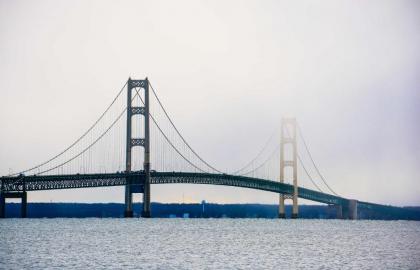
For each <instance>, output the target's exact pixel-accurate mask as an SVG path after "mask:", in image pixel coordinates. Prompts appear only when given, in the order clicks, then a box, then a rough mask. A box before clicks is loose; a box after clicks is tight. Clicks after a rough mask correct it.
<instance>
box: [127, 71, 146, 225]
mask: <svg viewBox="0 0 420 270" xmlns="http://www.w3.org/2000/svg"><path fill="white" fill-rule="evenodd" d="M137 88H138V89H144V106H143V107H134V106H132V103H133V97H132V90H133V89H135V90H136V92H137V93H136V94H139V90H137ZM127 90H128V91H127V141H126V173H127V184H126V187H125V211H124V216H125V217H133V192H135V191H134V190H133V183H132V181H131V180H132V179H130V177H129V173H130V172H131V169H132V168H131V167H132V166H131V165H132V164H131V148H133V147H135V146H143V148H144V163H143V168H144V174H145V178H144V188H143V209H142V212H141V216H142V217H150V128H149V126H150V124H149V80H148V79H147V78H146V79H145V80H132V79H131V78H129V79H128V82H127ZM135 97H136V96H134V98H135ZM137 114H141V115H143V116H144V138H133V137H132V132H131V125H132V117H133V116H134V115H137Z"/></svg>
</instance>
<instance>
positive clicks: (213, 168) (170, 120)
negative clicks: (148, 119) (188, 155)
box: [149, 81, 223, 173]
mask: <svg viewBox="0 0 420 270" xmlns="http://www.w3.org/2000/svg"><path fill="white" fill-rule="evenodd" d="M149 85H150V88H151V89H152V92H153V95H154V96H155V97H156V100H157V102H158V103H159V105H160V107H161V108H162V110H163V112H164V113H165V115H166V117H167V118H168V120H169V122H170V123H171V125H172V127H173V128H174V129H175V131H176V133H177V134H178V135H179V137H180V138H181V139H182V141H183V142H184V143H185V145H186V146H187V147H188V148H189V149H190V150H191V152H192V153H193V154H194V155H195V156H196V157H197V158H198V159H199V160H201V161H202V162H203V163H204V164H206V165H207V166H208V167H209V168H211V169H212V170H214V171H216V172H218V173H223V172H222V171H220V170H218V169H216V168H215V167H213V166H212V165H210V164H209V163H208V162H206V161H205V160H204V159H203V158H201V156H200V155H198V154H197V152H196V151H194V149H193V148H192V147H191V146H190V145H189V143H188V142H187V141H186V140H185V138H184V137H183V136H182V135H181V132H179V130H178V128H177V127H176V126H175V124H174V122H173V121H172V119H171V117H169V114H168V113H167V112H166V110H165V108H164V107H163V104H162V102H161V101H160V99H159V97H158V96H157V94H156V91H155V89H154V88H153V86H152V84H151V83H150V81H149Z"/></svg>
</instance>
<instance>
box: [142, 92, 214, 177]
mask: <svg viewBox="0 0 420 270" xmlns="http://www.w3.org/2000/svg"><path fill="white" fill-rule="evenodd" d="M136 92H137V93H136V95H137V96H138V97H139V98H140V101H141V102H142V103H143V104H144V101H143V99H142V98H141V96H140V95H139V93H138V91H137V89H136ZM149 116H150V118H151V119H152V121H153V123H155V125H156V127H157V128H158V130H159V131H160V133H161V134H162V135H163V137H164V138H165V140H166V141H167V142H168V143H169V145H170V146H171V147H172V148H173V149H174V150H175V151H176V152H177V153H178V154H179V155H180V156H181V157H182V158H183V159H184V160H185V161H186V162H188V163H189V164H190V165H191V166H193V167H194V168H195V169H197V170H199V171H201V172H208V171H206V170H203V169H201V168H200V167H198V166H197V165H195V164H194V163H192V162H191V161H190V160H189V159H187V158H186V157H185V156H184V155H183V154H182V153H181V152H180V151H179V150H178V148H176V147H175V145H174V144H173V143H172V142H171V140H169V138H168V137H167V136H166V134H165V133H164V132H163V130H162V129H161V128H160V126H159V124H158V123H157V121H156V120H155V118H154V117H153V115H152V114H151V113H150V112H149Z"/></svg>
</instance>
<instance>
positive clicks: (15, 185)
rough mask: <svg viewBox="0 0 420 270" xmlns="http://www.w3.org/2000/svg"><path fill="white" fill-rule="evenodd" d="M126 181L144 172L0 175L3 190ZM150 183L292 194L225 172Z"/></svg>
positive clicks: (310, 193) (313, 195) (328, 198)
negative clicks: (227, 187) (222, 187)
mask: <svg viewBox="0 0 420 270" xmlns="http://www.w3.org/2000/svg"><path fill="white" fill-rule="evenodd" d="M127 181H128V182H130V183H131V184H142V183H143V182H144V174H143V172H142V171H137V172H131V173H129V174H126V173H105V174H72V175H34V176H17V177H2V178H0V182H1V190H2V191H4V192H18V191H24V190H26V191H37V190H52V189H71V188H88V187H110V186H124V185H126V184H127ZM151 183H152V184H206V185H223V186H234V187H242V188H251V189H257V190H264V191H269V192H275V193H279V194H292V193H293V186H292V185H289V184H284V183H279V182H274V181H270V180H264V179H258V178H251V177H244V176H237V175H228V174H210V173H189V172H155V171H152V172H151ZM298 193H299V197H300V198H303V199H308V200H312V201H316V202H321V203H326V204H342V203H343V201H347V199H345V198H342V197H338V196H334V195H330V194H326V193H322V192H318V191H315V190H311V189H306V188H299V190H298Z"/></svg>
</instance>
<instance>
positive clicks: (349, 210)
mask: <svg viewBox="0 0 420 270" xmlns="http://www.w3.org/2000/svg"><path fill="white" fill-rule="evenodd" d="M357 204H358V202H357V200H348V201H346V202H345V203H344V205H342V208H343V219H351V220H356V219H358V215H357Z"/></svg>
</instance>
